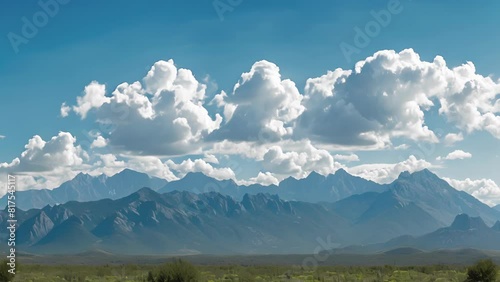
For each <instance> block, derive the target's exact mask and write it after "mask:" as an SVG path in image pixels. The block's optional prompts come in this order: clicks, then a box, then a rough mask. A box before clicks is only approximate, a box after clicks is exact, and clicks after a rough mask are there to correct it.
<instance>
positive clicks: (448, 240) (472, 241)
mask: <svg viewBox="0 0 500 282" xmlns="http://www.w3.org/2000/svg"><path fill="white" fill-rule="evenodd" d="M394 246H398V247H401V246H406V247H414V248H418V249H422V250H436V249H445V248H446V249H456V248H474V249H484V250H500V230H497V228H496V227H492V228H490V227H488V226H487V225H486V224H485V223H484V221H483V220H482V219H481V218H480V217H470V216H468V215H466V214H461V215H458V216H456V218H455V220H454V221H453V223H452V224H451V225H450V226H449V227H445V228H440V229H438V230H436V231H434V232H431V233H429V234H426V235H423V236H420V237H416V238H412V237H403V238H401V237H400V238H396V239H393V240H391V241H389V242H387V243H386V244H384V247H386V248H391V247H394Z"/></svg>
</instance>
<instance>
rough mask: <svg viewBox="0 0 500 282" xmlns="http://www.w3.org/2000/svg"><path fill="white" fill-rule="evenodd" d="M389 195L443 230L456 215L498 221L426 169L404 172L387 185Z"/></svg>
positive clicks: (492, 212) (498, 215) (495, 213)
mask: <svg viewBox="0 0 500 282" xmlns="http://www.w3.org/2000/svg"><path fill="white" fill-rule="evenodd" d="M389 191H391V193H392V194H394V196H395V197H396V198H398V199H399V200H400V201H404V202H413V203H415V204H416V205H417V206H419V207H420V208H421V209H423V210H424V211H426V212H427V213H429V214H430V215H431V216H432V217H433V218H435V219H436V220H438V221H439V222H440V223H441V224H442V225H443V226H446V225H449V224H450V223H451V222H452V221H453V219H454V217H455V216H456V215H457V214H462V213H465V214H468V215H470V216H480V217H481V218H483V219H484V220H485V221H486V222H487V223H488V224H493V223H494V222H495V221H496V220H498V219H500V212H499V211H498V210H495V209H492V208H491V207H489V206H488V205H486V204H484V203H483V202H481V201H479V200H478V199H476V198H474V197H473V196H472V195H470V194H468V193H466V192H464V191H458V190H456V189H455V188H453V187H451V186H450V185H449V184H448V182H446V181H444V180H443V179H441V178H439V177H438V176H437V175H435V174H434V173H432V172H430V171H429V170H427V169H424V170H422V171H417V172H414V173H411V174H410V173H408V172H403V173H401V174H400V176H399V177H398V179H396V180H395V181H394V182H392V183H391V184H390V185H389Z"/></svg>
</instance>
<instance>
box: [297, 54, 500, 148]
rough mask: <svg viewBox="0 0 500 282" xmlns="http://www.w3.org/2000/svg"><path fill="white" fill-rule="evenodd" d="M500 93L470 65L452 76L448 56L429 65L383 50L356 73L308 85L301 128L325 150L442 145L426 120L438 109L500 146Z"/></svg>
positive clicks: (497, 86) (358, 66) (499, 87)
mask: <svg viewBox="0 0 500 282" xmlns="http://www.w3.org/2000/svg"><path fill="white" fill-rule="evenodd" d="M498 93H500V82H498V81H493V80H492V79H491V78H490V77H484V76H481V75H478V74H476V70H475V67H474V65H473V64H472V63H470V62H468V63H467V64H464V65H461V66H458V67H455V68H451V69H450V68H448V67H447V66H446V62H445V60H444V59H443V58H442V57H440V56H437V57H436V58H435V59H434V60H433V61H432V62H426V61H422V60H421V59H420V57H419V55H418V54H417V53H416V52H415V51H413V50H412V49H406V50H403V51H401V52H399V53H397V52H395V51H392V50H383V51H379V52H377V53H375V54H374V55H373V56H370V57H368V58H366V59H365V60H362V61H360V62H358V63H357V64H356V65H355V68H354V69H353V70H342V69H336V70H335V71H329V72H328V73H327V74H325V75H323V76H321V77H318V78H311V79H309V80H307V83H306V88H305V98H304V101H303V104H304V106H305V107H306V110H305V112H304V113H303V114H302V115H301V116H300V118H299V121H300V123H299V124H300V125H301V127H300V128H302V130H301V132H302V134H303V135H304V136H308V137H310V138H312V139H315V140H318V141H321V142H325V143H338V144H351V145H353V144H354V145H356V144H358V145H364V146H370V145H371V146H375V147H376V148H380V147H384V146H386V145H387V143H390V138H392V137H405V138H409V139H412V140H415V141H419V142H421V141H427V142H437V137H436V135H435V134H434V132H433V131H432V130H431V129H429V128H428V127H427V126H426V125H425V119H424V116H425V112H426V111H427V110H429V109H430V108H431V107H433V106H435V105H438V106H439V113H441V114H442V115H444V116H445V117H446V118H447V120H448V121H449V122H451V123H452V124H454V125H455V126H456V127H458V128H459V129H462V130H466V131H467V132H471V131H474V130H486V131H488V132H490V133H491V134H492V135H493V136H495V137H497V138H500V116H498V115H497V114H498V113H499V112H500V111H499V108H500V107H499V106H500V102H498V101H499V99H498V98H497V97H498ZM436 102H439V103H436ZM458 137H459V136H453V135H450V136H449V137H448V141H453V140H455V141H457V140H458V139H459V138H458Z"/></svg>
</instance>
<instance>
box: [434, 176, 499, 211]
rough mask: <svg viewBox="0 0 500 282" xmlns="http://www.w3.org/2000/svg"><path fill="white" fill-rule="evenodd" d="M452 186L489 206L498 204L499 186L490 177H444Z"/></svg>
mask: <svg viewBox="0 0 500 282" xmlns="http://www.w3.org/2000/svg"><path fill="white" fill-rule="evenodd" d="M444 180H446V181H447V182H448V183H449V184H450V185H451V186H452V187H454V188H455V189H457V190H462V191H465V192H467V193H469V194H471V195H472V196H474V197H476V198H477V199H479V200H481V201H482V202H484V203H485V204H488V205H490V206H493V205H496V204H500V187H498V185H497V184H496V183H495V181H493V180H491V179H484V178H483V179H477V180H471V179H470V178H466V179H465V180H456V179H451V178H446V177H445V178H444Z"/></svg>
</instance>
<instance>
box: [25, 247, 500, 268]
mask: <svg viewBox="0 0 500 282" xmlns="http://www.w3.org/2000/svg"><path fill="white" fill-rule="evenodd" d="M175 257H182V258H183V259H184V260H187V261H189V262H191V263H193V264H196V265H231V264H232V265H302V264H303V263H304V261H305V262H306V264H311V261H315V262H316V263H317V264H318V265H324V266H384V265H392V266H414V265H419V266H423V265H441V264H442V265H461V266H463V265H470V264H472V263H474V262H476V261H477V260H479V259H483V258H492V259H493V261H494V262H495V263H497V264H500V252H497V251H480V250H473V249H463V250H443V251H434V252H422V251H419V250H407V249H395V250H392V251H389V252H385V253H378V254H348V253H328V252H322V253H320V254H319V255H316V256H314V255H305V254H300V255H299V254H297V255H293V254H291V255H241V256H237V255H234V256H215V255H214V256H211V255H190V256H186V255H183V256H175V255H165V256H127V255H116V254H111V253H107V252H102V251H95V252H86V253H82V254H76V255H30V254H19V259H20V261H21V262H22V263H24V264H43V265H60V264H73V265H104V264H112V265H119V264H140V265H148V264H161V263H164V262H166V261H168V260H170V259H172V258H175Z"/></svg>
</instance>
